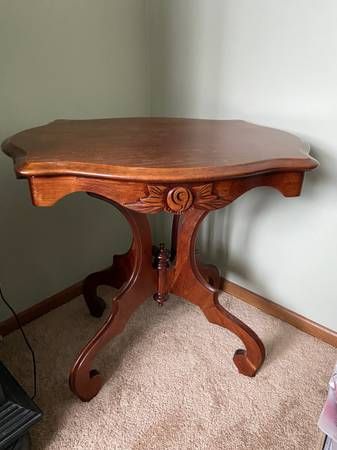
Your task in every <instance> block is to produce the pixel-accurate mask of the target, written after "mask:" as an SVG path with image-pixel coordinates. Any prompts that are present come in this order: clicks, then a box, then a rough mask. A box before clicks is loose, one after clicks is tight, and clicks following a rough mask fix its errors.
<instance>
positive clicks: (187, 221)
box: [170, 209, 265, 377]
mask: <svg viewBox="0 0 337 450" xmlns="http://www.w3.org/2000/svg"><path fill="white" fill-rule="evenodd" d="M206 215H207V212H205V211H201V210H198V209H191V210H189V211H187V212H186V213H185V215H184V216H183V218H182V219H181V220H180V223H179V229H178V238H177V253H176V260H175V265H174V267H173V269H172V270H171V272H170V284H171V286H172V288H171V292H172V293H174V294H176V295H178V296H181V297H183V298H185V299H186V300H188V301H190V302H191V303H194V304H195V305H197V306H199V308H200V309H201V310H202V311H203V313H204V314H205V316H206V318H207V319H208V321H209V322H211V323H214V324H216V325H220V326H222V327H224V328H227V329H228V330H230V331H231V332H232V333H234V334H235V335H236V336H238V337H239V338H240V339H241V341H242V342H243V344H244V345H245V349H239V350H237V351H236V352H235V355H234V358H233V360H234V363H235V365H236V366H237V368H238V370H239V372H240V373H242V374H243V375H247V376H250V377H253V376H254V375H255V374H256V372H257V370H258V369H259V368H260V366H261V365H262V363H263V361H264V358H265V349H264V346H263V343H262V342H261V340H260V339H259V337H258V336H257V335H256V334H255V333H254V331H252V330H251V329H250V328H249V327H248V326H247V325H246V324H244V323H243V322H241V320H239V319H237V318H236V317H235V316H233V315H232V314H230V313H229V312H228V311H227V310H226V309H225V308H223V307H222V306H221V305H220V303H219V301H218V294H219V292H218V291H217V289H214V288H213V287H212V286H211V285H210V284H209V283H208V282H207V281H206V279H209V278H212V276H213V277H214V282H215V283H216V285H217V286H218V285H219V284H220V277H218V275H219V274H218V272H217V271H215V270H214V266H203V265H201V264H198V262H197V261H196V256H195V240H196V235H197V229H198V225H199V224H200V223H201V221H202V219H203V218H204V217H205V216H206Z"/></svg>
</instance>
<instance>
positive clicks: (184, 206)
mask: <svg viewBox="0 0 337 450" xmlns="http://www.w3.org/2000/svg"><path fill="white" fill-rule="evenodd" d="M147 189H148V195H147V196H146V197H143V198H140V199H139V200H138V201H137V202H135V203H127V204H126V205H124V206H126V207H127V208H130V209H133V210H136V211H139V212H143V213H155V212H159V211H167V212H170V213H173V214H182V213H184V212H185V211H187V210H188V209H190V208H191V207H194V208H198V209H205V210H207V211H211V210H213V209H218V208H222V207H224V206H226V205H227V204H228V203H229V202H228V201H226V200H224V199H222V198H221V197H219V196H218V195H217V194H216V193H214V192H213V184H211V183H209V184H203V185H199V186H192V187H189V186H184V185H182V186H173V187H172V186H161V185H160V186H154V185H148V186H147Z"/></svg>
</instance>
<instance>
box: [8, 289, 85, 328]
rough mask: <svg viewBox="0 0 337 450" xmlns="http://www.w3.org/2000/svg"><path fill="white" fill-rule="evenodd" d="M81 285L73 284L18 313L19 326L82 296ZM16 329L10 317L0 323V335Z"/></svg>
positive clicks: (12, 318)
mask: <svg viewBox="0 0 337 450" xmlns="http://www.w3.org/2000/svg"><path fill="white" fill-rule="evenodd" d="M82 285H83V282H82V281H80V282H79V283H76V284H73V285H72V286H70V287H68V288H66V289H64V290H63V291H61V292H58V293H57V294H55V295H52V296H51V297H48V298H46V299H44V300H42V301H41V302H39V303H36V304H35V305H33V306H31V307H30V308H28V309H26V310H24V311H22V312H20V313H19V314H18V318H19V320H20V324H21V325H25V324H27V323H29V322H32V321H33V320H35V319H37V318H38V317H41V316H43V315H44V314H47V313H48V312H49V311H51V310H53V309H55V308H58V307H59V306H61V305H64V304H65V303H67V302H70V300H72V299H74V298H75V297H78V296H79V295H81V294H82ZM17 328H18V325H17V322H16V320H15V318H14V317H10V318H9V319H7V320H4V321H3V322H0V335H1V336H6V335H7V334H9V333H11V332H12V331H15V330H16V329H17Z"/></svg>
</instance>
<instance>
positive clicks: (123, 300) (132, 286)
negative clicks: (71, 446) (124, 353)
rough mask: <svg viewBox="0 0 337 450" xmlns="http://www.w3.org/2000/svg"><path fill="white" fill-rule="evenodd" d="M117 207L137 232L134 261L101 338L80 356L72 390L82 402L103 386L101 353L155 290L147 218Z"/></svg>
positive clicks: (99, 334)
mask: <svg viewBox="0 0 337 450" xmlns="http://www.w3.org/2000/svg"><path fill="white" fill-rule="evenodd" d="M115 206H117V207H118V208H119V209H120V210H121V211H122V213H123V214H124V215H125V216H126V218H127V220H128V222H129V223H130V225H131V227H132V230H133V243H132V246H131V249H130V255H132V256H130V258H131V259H132V261H133V267H132V271H131V273H130V276H129V279H128V281H127V282H126V283H125V284H124V286H123V287H122V288H121V290H120V291H119V292H118V294H117V296H116V297H115V298H114V299H113V300H112V308H111V313H110V315H109V317H108V319H107V320H106V322H105V323H104V325H103V326H102V328H101V329H100V330H99V331H98V332H97V334H96V335H95V336H94V337H93V338H92V339H91V341H90V342H89V343H88V344H87V345H86V346H85V347H84V349H83V350H82V351H81V353H80V355H79V356H78V358H77V360H76V362H75V364H74V366H73V368H72V370H71V372H70V377H69V384H70V388H71V390H72V391H73V392H74V394H76V395H77V396H78V397H79V398H80V399H81V400H83V401H89V400H91V399H92V398H93V397H94V396H95V395H96V394H97V393H98V392H99V390H100V388H101V386H102V378H101V376H100V374H99V372H98V371H97V370H95V369H93V368H92V363H93V360H94V358H95V356H96V354H97V353H98V351H99V350H100V349H101V348H102V347H103V346H104V345H105V344H106V343H107V342H108V341H109V340H110V339H111V338H112V337H113V336H116V335H118V334H119V333H121V332H122V331H123V329H124V327H125V325H126V323H127V321H128V319H129V317H130V316H131V314H132V313H133V312H134V311H135V310H136V308H137V307H138V306H140V305H141V304H142V303H143V302H144V301H145V300H146V299H147V298H148V297H149V296H150V295H152V294H153V292H154V290H155V280H156V278H155V271H154V270H153V268H152V251H151V246H152V242H151V231H150V227H149V223H148V220H147V218H146V215H144V214H140V213H137V212H134V211H131V210H128V209H124V208H122V207H120V206H119V205H115Z"/></svg>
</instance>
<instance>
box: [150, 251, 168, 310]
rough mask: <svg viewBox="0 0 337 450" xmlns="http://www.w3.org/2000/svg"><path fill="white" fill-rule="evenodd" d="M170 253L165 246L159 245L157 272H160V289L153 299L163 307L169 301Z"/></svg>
mask: <svg viewBox="0 0 337 450" xmlns="http://www.w3.org/2000/svg"><path fill="white" fill-rule="evenodd" d="M169 260H170V257H169V253H168V251H167V249H166V248H165V244H159V253H158V256H157V270H158V289H157V292H156V293H155V294H154V295H153V299H154V300H155V301H156V302H157V303H159V304H160V305H163V304H164V303H165V302H166V300H167V299H168V286H167V269H168V268H169V265H170V264H169Z"/></svg>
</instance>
